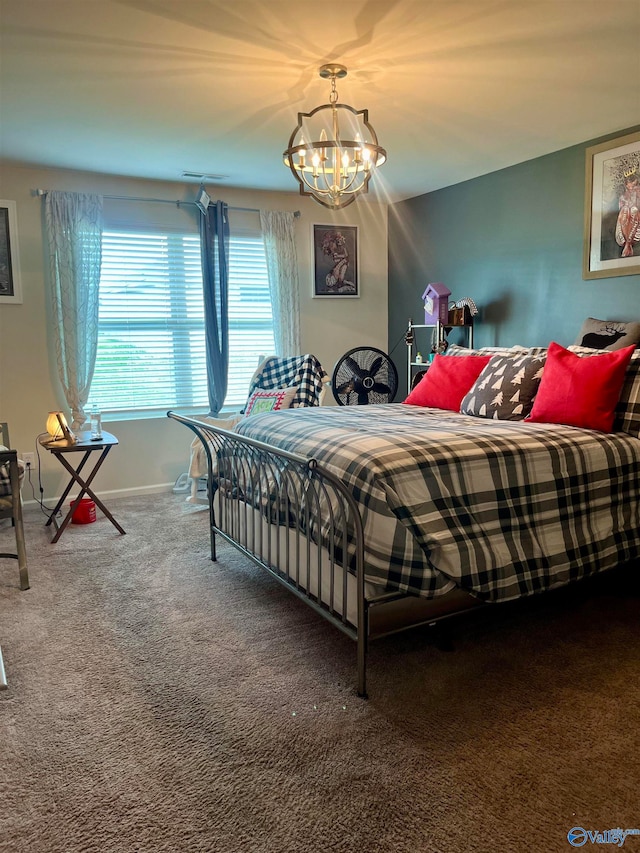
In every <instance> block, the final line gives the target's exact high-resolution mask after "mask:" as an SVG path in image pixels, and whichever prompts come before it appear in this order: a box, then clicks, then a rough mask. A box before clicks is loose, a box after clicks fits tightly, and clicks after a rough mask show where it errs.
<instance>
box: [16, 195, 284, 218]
mask: <svg viewBox="0 0 640 853" xmlns="http://www.w3.org/2000/svg"><path fill="white" fill-rule="evenodd" d="M33 192H34V194H35V195H36V196H43V195H46V194H47V193H48V192H49V190H41V189H36V190H33ZM102 198H108V199H112V200H114V201H153V202H156V203H157V204H175V205H176V207H181V206H182V205H185V204H190V205H193V206H194V207H196V203H195V201H180V200H179V199H175V201H174V200H173V199H170V198H145V197H143V196H131V195H103V196H102ZM229 210H241V211H243V212H245V213H260V209H259V208H257V207H234V206H233V205H229ZM293 215H294V216H295V217H299V216H300V211H299V210H294V212H293Z"/></svg>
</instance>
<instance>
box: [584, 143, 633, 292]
mask: <svg viewBox="0 0 640 853" xmlns="http://www.w3.org/2000/svg"><path fill="white" fill-rule="evenodd" d="M638 274H640V133H630V134H629V135H628V136H620V137H618V138H617V139H610V140H609V141H608V142H603V143H601V144H600V145H592V146H591V147H590V148H587V151H586V172H585V203H584V250H583V261H582V277H583V278H585V279H588V278H610V277H613V276H619V275H638Z"/></svg>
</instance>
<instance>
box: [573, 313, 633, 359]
mask: <svg viewBox="0 0 640 853" xmlns="http://www.w3.org/2000/svg"><path fill="white" fill-rule="evenodd" d="M630 344H636V345H638V344H640V323H639V322H632V323H619V322H617V321H615V320H596V319H595V318H594V317H587V319H586V320H585V321H584V323H583V324H582V328H581V329H580V333H579V335H578V338H577V340H576V342H575V345H576V346H579V347H590V348H591V349H606V350H610V351H613V350H619V349H624V348H625V347H628V346H629V345H630Z"/></svg>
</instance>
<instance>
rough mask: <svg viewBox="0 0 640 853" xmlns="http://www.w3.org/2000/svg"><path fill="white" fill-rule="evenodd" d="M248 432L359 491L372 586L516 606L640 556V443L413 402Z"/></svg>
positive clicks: (277, 422)
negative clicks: (461, 592)
mask: <svg viewBox="0 0 640 853" xmlns="http://www.w3.org/2000/svg"><path fill="white" fill-rule="evenodd" d="M237 431H238V432H240V433H242V434H244V435H247V436H251V437H253V438H257V439H261V440H262V441H266V442H268V443H269V444H272V445H276V446H278V447H280V448H284V449H287V450H290V451H295V452H297V453H300V454H303V455H305V456H310V457H315V458H316V459H317V460H318V461H319V462H321V463H322V464H323V465H324V466H326V467H327V468H328V469H329V470H331V471H332V472H333V473H335V474H338V475H339V476H340V477H341V479H342V480H343V482H344V483H345V484H346V485H348V486H349V487H350V488H351V490H352V492H353V494H354V496H355V498H356V500H357V501H358V503H359V506H360V510H361V515H362V520H363V524H364V530H365V562H366V575H367V580H371V581H373V582H375V583H382V584H385V585H387V586H388V587H389V588H391V589H398V590H401V591H403V592H408V593H413V594H417V595H421V596H426V597H432V596H436V595H440V594H443V593H445V592H447V591H449V590H450V589H452V588H453V587H455V586H458V587H461V588H463V589H465V590H467V591H468V592H470V593H472V594H474V595H476V596H478V597H480V598H482V599H485V600H488V601H506V600H509V599H513V598H518V597H521V596H526V595H530V594H533V593H536V592H539V591H542V590H546V589H550V588H552V587H556V586H561V585H563V584H566V583H569V582H570V581H573V580H577V579H578V578H581V577H584V576H586V575H588V574H591V573H593V572H596V571H601V570H604V569H607V568H611V567H613V566H615V565H617V564H618V563H620V562H623V561H625V560H628V559H631V558H632V557H635V556H637V554H638V552H639V551H640V439H638V438H635V437H633V436H630V435H627V434H625V433H616V434H612V435H606V434H603V433H599V432H595V431H592V430H584V429H577V428H575V427H567V426H555V425H550V424H533V423H531V424H529V423H526V422H523V421H495V420H490V421H487V420H486V419H484V418H474V417H470V416H467V415H462V414H458V413H455V412H444V411H442V410H436V409H424V408H419V407H416V406H406V405H403V404H391V405H372V406H354V407H344V408H342V407H340V408H337V407H327V408H315V409H295V410H293V409H292V410H287V411H285V412H278V413H276V414H275V415H273V414H264V415H256V416H254V417H252V418H247V419H246V420H244V421H243V422H242V423H241V424H240V425H239V426H238V428H237Z"/></svg>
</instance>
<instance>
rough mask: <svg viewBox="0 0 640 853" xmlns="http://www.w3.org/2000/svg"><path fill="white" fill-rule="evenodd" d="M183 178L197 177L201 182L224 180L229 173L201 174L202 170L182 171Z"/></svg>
mask: <svg viewBox="0 0 640 853" xmlns="http://www.w3.org/2000/svg"><path fill="white" fill-rule="evenodd" d="M182 177H183V178H197V180H199V181H200V182H201V183H202V182H203V181H224V180H226V178H228V177H229V175H203V174H202V172H183V173H182Z"/></svg>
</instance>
